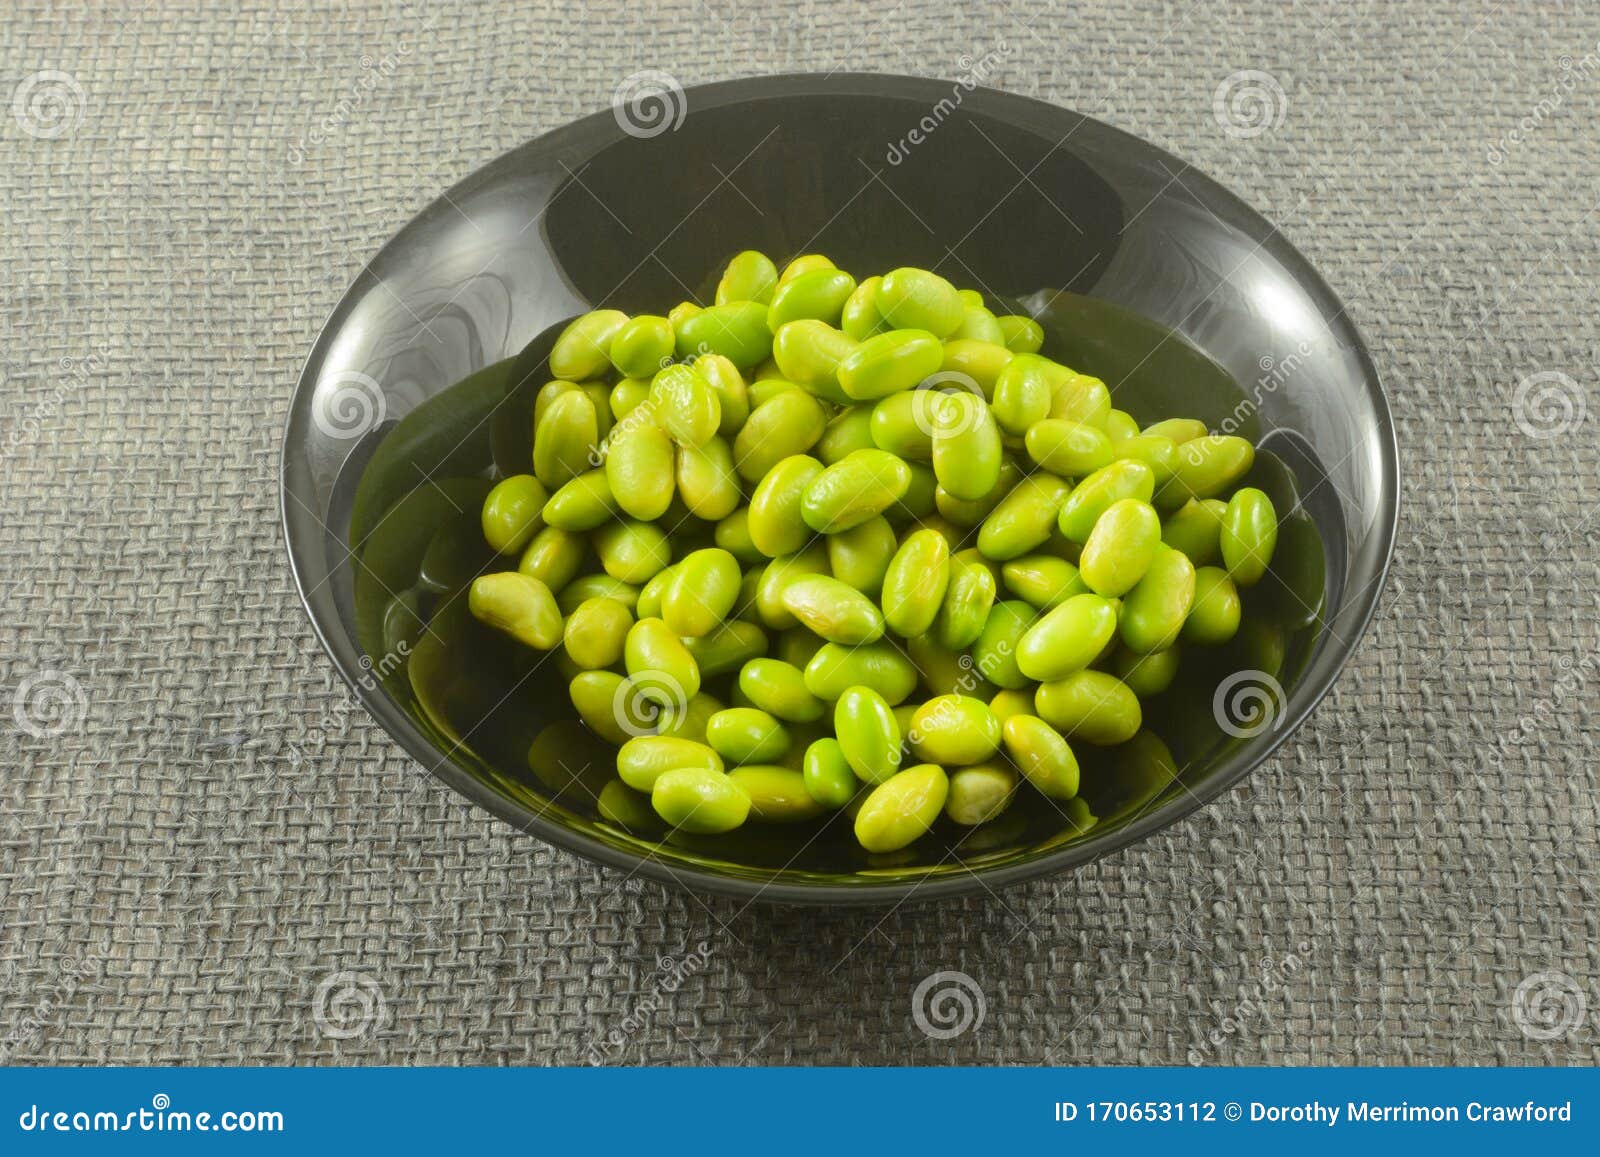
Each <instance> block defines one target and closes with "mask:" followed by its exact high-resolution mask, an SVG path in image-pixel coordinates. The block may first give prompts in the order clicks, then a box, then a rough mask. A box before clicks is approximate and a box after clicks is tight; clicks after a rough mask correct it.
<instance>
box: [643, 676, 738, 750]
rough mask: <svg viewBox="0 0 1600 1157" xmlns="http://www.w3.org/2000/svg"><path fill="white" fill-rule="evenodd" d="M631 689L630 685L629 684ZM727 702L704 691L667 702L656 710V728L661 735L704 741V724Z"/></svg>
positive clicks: (724, 707) (722, 708)
mask: <svg viewBox="0 0 1600 1157" xmlns="http://www.w3.org/2000/svg"><path fill="white" fill-rule="evenodd" d="M630 689H631V686H630ZM726 707H727V704H726V703H724V702H723V701H722V700H720V699H718V698H717V697H716V696H715V695H708V694H706V693H705V692H704V691H702V692H700V694H698V695H693V696H690V698H689V701H688V702H687V703H683V704H679V703H669V704H667V705H665V706H663V707H660V708H658V709H657V710H656V729H657V731H658V732H659V733H660V734H662V735H672V736H676V737H677V738H679V739H692V740H694V741H695V742H696V743H704V742H705V741H706V724H707V723H708V722H710V720H711V717H712V716H713V715H715V714H716V713H717V712H718V711H722V710H725V709H726Z"/></svg>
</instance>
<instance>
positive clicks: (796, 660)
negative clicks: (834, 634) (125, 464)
mask: <svg viewBox="0 0 1600 1157" xmlns="http://www.w3.org/2000/svg"><path fill="white" fill-rule="evenodd" d="M823 646H824V644H823V641H822V640H821V639H819V638H817V637H816V636H815V635H813V634H812V633H811V632H810V631H808V630H806V629H805V628H804V627H795V628H794V629H792V630H788V631H784V632H782V633H780V634H779V635H778V648H777V650H776V651H775V652H774V655H775V656H776V657H777V658H779V659H782V660H783V661H784V662H785V663H789V664H792V665H793V666H796V667H799V668H800V670H801V672H802V673H803V672H804V671H805V669H806V664H807V663H809V662H811V660H812V659H813V658H815V657H816V654H817V652H818V651H820V650H822V648H823Z"/></svg>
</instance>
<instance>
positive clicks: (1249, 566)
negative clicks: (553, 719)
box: [490, 486, 1278, 587]
mask: <svg viewBox="0 0 1600 1157" xmlns="http://www.w3.org/2000/svg"><path fill="white" fill-rule="evenodd" d="M490 497H493V494H492V493H491V495H490ZM1277 545H1278V512H1277V511H1276V510H1274V509H1273V506H1272V499H1270V498H1268V497H1267V495H1266V493H1265V492H1264V491H1261V490H1257V489H1256V488H1255V487H1253V486H1246V487H1243V488H1242V489H1240V490H1237V491H1235V492H1234V495H1233V497H1232V498H1230V499H1229V500H1228V506H1227V509H1226V510H1224V511H1223V515H1222V533H1221V536H1220V538H1219V539H1218V546H1219V547H1220V548H1221V550H1222V562H1223V565H1224V566H1225V567H1227V569H1228V577H1229V578H1231V579H1233V581H1234V583H1235V584H1236V585H1237V586H1242V587H1248V586H1254V585H1255V584H1256V583H1258V582H1260V581H1261V576H1262V575H1264V574H1266V573H1267V567H1268V566H1269V565H1271V563H1272V552H1273V550H1274V549H1276V547H1277Z"/></svg>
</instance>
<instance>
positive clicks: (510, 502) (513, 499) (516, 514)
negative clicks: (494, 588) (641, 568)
mask: <svg viewBox="0 0 1600 1157" xmlns="http://www.w3.org/2000/svg"><path fill="white" fill-rule="evenodd" d="M908 481H909V479H908ZM549 500H550V492H549V491H548V490H546V489H545V488H544V484H543V483H541V482H540V481H539V480H538V479H537V478H535V477H534V476H533V475H532V474H513V475H512V476H511V477H510V478H506V479H503V480H502V481H500V482H499V483H497V484H496V485H495V488H494V489H493V490H491V491H489V494H488V496H487V497H485V498H484V500H483V539H484V541H485V542H487V543H488V544H489V547H490V549H491V550H495V551H498V552H499V553H501V554H517V553H519V552H520V551H521V550H522V548H523V547H525V546H527V545H528V543H529V542H530V541H531V540H532V539H533V536H534V535H535V534H538V533H539V528H540V527H541V526H543V525H544V517H543V511H544V504H545V503H546V502H548V501H549ZM1274 529H1276V528H1274Z"/></svg>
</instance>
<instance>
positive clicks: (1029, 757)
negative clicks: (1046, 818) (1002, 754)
mask: <svg viewBox="0 0 1600 1157" xmlns="http://www.w3.org/2000/svg"><path fill="white" fill-rule="evenodd" d="M1002 733H1003V737H1004V739H1005V745H1006V754H1007V755H1009V756H1010V757H1011V761H1012V762H1013V763H1015V764H1016V765H1017V769H1018V770H1019V771H1021V772H1022V774H1023V776H1024V777H1025V778H1026V779H1027V781H1028V782H1029V783H1031V784H1033V786H1034V787H1036V788H1038V789H1039V791H1040V792H1042V793H1043V794H1045V795H1047V796H1049V797H1050V798H1051V799H1071V798H1072V797H1073V796H1075V795H1077V794H1078V778H1079V773H1078V757H1077V756H1076V755H1074V754H1073V753H1072V745H1071V744H1069V743H1068V742H1067V741H1066V738H1065V737H1064V736H1062V734H1061V733H1060V732H1059V731H1057V730H1056V729H1055V728H1054V727H1051V726H1050V724H1048V723H1046V722H1045V721H1044V720H1043V719H1040V718H1039V717H1038V716H1037V715H1013V716H1012V717H1011V718H1010V719H1007V720H1006V722H1005V726H1004V728H1003V729H1002Z"/></svg>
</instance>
